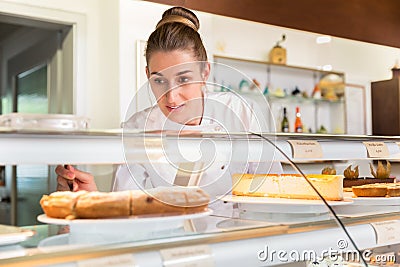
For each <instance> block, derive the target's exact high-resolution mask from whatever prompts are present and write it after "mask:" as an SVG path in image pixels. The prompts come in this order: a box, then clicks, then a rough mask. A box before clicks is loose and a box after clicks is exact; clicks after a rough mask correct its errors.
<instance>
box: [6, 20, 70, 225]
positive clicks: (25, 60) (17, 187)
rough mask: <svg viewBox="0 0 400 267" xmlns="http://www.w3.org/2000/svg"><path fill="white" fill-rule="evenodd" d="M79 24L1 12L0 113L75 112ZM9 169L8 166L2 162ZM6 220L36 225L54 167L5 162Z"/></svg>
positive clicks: (10, 222)
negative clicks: (75, 39) (74, 55)
mask: <svg viewBox="0 0 400 267" xmlns="http://www.w3.org/2000/svg"><path fill="white" fill-rule="evenodd" d="M73 31H74V27H73V26H72V25H64V24H57V23H50V22H43V21H38V20H33V19H32V20H29V19H26V18H18V17H13V16H9V15H0V85H1V90H0V96H1V101H0V114H8V113H13V112H16V113H29V114H32V113H34V114H48V113H58V114H60V113H62V114H72V113H73V83H74V77H73V76H74V75H73V73H74V71H73V61H74V60H73V53H74V47H73V44H74V40H73V38H74V32H73ZM3 168H4V167H3ZM4 173H5V179H3V180H4V181H5V182H4V183H3V187H4V188H5V191H6V192H7V193H6V194H8V195H9V197H3V198H2V200H3V201H1V202H0V213H2V214H0V217H1V218H2V223H6V224H12V225H20V226H22V225H32V224H36V223H37V222H36V216H37V215H38V214H40V213H42V211H41V209H40V205H38V203H39V200H40V197H41V196H42V195H43V194H48V193H49V192H51V191H55V188H54V187H55V185H54V183H53V182H52V180H54V177H53V176H54V174H53V173H54V167H49V166H48V165H18V166H5V172H4Z"/></svg>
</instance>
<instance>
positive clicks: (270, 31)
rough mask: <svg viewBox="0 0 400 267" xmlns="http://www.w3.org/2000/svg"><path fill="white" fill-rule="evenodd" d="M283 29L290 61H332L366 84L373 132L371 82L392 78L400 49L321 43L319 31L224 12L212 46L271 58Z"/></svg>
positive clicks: (256, 57) (248, 56) (307, 63)
mask: <svg viewBox="0 0 400 267" xmlns="http://www.w3.org/2000/svg"><path fill="white" fill-rule="evenodd" d="M283 33H285V34H286V37H287V38H286V41H285V42H284V43H283V44H282V46H284V47H285V48H286V49H287V64H289V65H295V66H303V67H310V68H320V67H321V66H323V65H328V64H329V65H331V66H332V68H333V70H336V71H340V72H344V73H345V75H346V82H347V83H354V84H360V85H363V86H365V88H366V91H365V95H366V121H367V133H369V134H370V133H371V129H372V125H371V99H370V83H371V81H376V80H384V79H390V78H391V71H390V69H391V68H392V67H393V65H394V64H395V61H396V59H397V60H398V59H400V49H398V48H391V47H385V46H380V45H374V44H369V43H363V42H358V41H352V40H347V39H342V38H332V41H331V43H329V44H320V45H318V44H316V41H315V40H316V37H317V36H319V34H315V33H309V32H303V31H298V30H292V29H287V28H283V27H277V26H271V25H265V24H260V23H255V22H250V21H244V20H239V19H232V18H227V17H222V16H214V17H213V32H212V34H213V35H214V36H215V43H214V46H213V47H208V49H211V50H213V51H215V53H217V54H222V55H227V56H232V57H238V58H246V59H254V60H267V55H268V52H269V50H270V49H271V48H272V47H273V46H274V45H275V43H276V41H277V40H279V39H280V38H281V36H282V34H283ZM221 47H224V50H223V51H221ZM361 115H362V114H360V116H361ZM349 123H351V122H349Z"/></svg>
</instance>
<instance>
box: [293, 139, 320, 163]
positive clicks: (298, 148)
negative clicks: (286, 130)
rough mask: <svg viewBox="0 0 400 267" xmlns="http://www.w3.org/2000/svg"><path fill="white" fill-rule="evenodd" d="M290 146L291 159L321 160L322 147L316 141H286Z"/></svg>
mask: <svg viewBox="0 0 400 267" xmlns="http://www.w3.org/2000/svg"><path fill="white" fill-rule="evenodd" d="M288 142H289V143H290V145H291V146H292V152H293V153H292V154H293V158H295V159H296V158H297V159H300V158H301V159H304V158H322V157H323V154H322V147H321V145H320V144H319V143H318V142H317V141H312V140H288Z"/></svg>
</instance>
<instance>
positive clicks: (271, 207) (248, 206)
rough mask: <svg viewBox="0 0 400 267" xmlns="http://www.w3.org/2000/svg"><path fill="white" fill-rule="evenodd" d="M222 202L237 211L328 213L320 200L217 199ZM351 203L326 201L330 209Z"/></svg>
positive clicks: (348, 201) (269, 198)
mask: <svg viewBox="0 0 400 267" xmlns="http://www.w3.org/2000/svg"><path fill="white" fill-rule="evenodd" d="M219 199H221V200H222V201H227V202H232V203H238V206H239V209H241V210H248V211H256V212H269V213H328V212H329V210H328V208H327V207H326V206H325V204H324V202H322V200H307V199H289V198H273V197H246V196H233V195H227V196H222V197H219ZM352 203H353V201H352V200H350V199H345V200H343V201H328V204H329V205H330V206H332V207H336V206H342V205H349V204H352Z"/></svg>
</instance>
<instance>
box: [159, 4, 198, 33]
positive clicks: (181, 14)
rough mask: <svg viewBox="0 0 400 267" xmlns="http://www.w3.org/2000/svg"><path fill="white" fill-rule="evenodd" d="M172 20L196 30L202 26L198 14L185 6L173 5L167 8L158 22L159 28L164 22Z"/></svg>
mask: <svg viewBox="0 0 400 267" xmlns="http://www.w3.org/2000/svg"><path fill="white" fill-rule="evenodd" d="M172 22H179V23H183V24H185V25H186V26H188V27H190V28H192V29H193V30H195V31H198V30H199V28H200V22H199V19H198V18H197V16H196V15H195V14H194V13H193V12H192V11H190V10H189V9H186V8H184V7H172V8H170V9H168V10H166V11H165V12H164V13H163V15H162V19H161V20H160V21H159V22H158V24H157V28H158V27H160V26H161V25H163V24H166V23H172Z"/></svg>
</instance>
